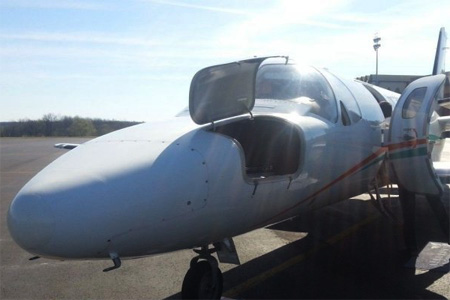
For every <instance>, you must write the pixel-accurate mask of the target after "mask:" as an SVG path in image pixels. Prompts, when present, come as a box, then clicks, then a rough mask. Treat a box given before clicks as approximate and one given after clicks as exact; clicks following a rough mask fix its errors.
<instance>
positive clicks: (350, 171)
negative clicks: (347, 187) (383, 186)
mask: <svg viewBox="0 0 450 300" xmlns="http://www.w3.org/2000/svg"><path fill="white" fill-rule="evenodd" d="M426 143H427V140H426V139H421V140H412V141H407V142H401V143H397V144H390V145H387V146H385V147H380V148H379V149H378V150H377V151H376V152H374V153H372V154H371V155H369V156H368V157H367V158H365V159H364V160H362V161H361V162H359V163H358V164H356V165H355V166H353V167H351V168H350V169H348V170H347V171H346V172H345V173H343V174H342V175H340V176H339V177H337V178H336V179H334V180H333V181H331V182H330V183H328V184H327V185H325V186H323V187H322V188H321V189H320V190H318V191H317V192H314V193H313V194H311V195H309V196H308V197H306V198H305V199H303V200H301V201H300V202H298V203H296V204H295V205H293V206H291V207H289V208H287V209H285V210H283V211H281V212H279V213H278V214H276V215H275V216H273V217H271V218H270V219H267V220H265V221H263V222H260V223H258V224H257V225H255V226H254V228H255V229H256V228H259V227H261V226H263V225H265V224H270V222H271V221H272V220H274V219H277V218H278V217H279V216H281V215H283V214H285V213H287V212H288V211H290V210H292V209H294V208H296V207H298V206H299V205H301V204H303V203H304V202H305V201H308V200H310V199H312V198H314V197H316V196H317V195H319V194H320V193H322V192H323V191H325V190H327V189H328V188H330V187H331V186H332V185H334V184H335V183H337V182H339V181H341V180H343V179H344V178H346V177H348V176H350V175H352V174H353V173H355V172H356V171H358V170H360V169H362V168H363V167H364V166H365V165H367V164H369V163H370V162H372V161H373V160H375V159H376V158H378V157H379V156H380V155H382V154H384V153H386V152H387V151H388V150H389V151H392V150H398V149H402V148H409V147H415V146H417V145H422V144H426Z"/></svg>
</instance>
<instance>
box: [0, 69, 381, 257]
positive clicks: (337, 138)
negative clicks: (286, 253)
mask: <svg viewBox="0 0 450 300" xmlns="http://www.w3.org/2000/svg"><path fill="white" fill-rule="evenodd" d="M320 72H327V71H320ZM327 76H333V75H331V74H328V75H327ZM341 83H342V82H341ZM331 87H332V88H334V87H333V85H331ZM339 88H346V89H347V90H348V91H351V93H352V95H353V96H354V99H355V102H354V103H357V106H358V107H359V113H360V116H355V117H354V118H353V119H351V118H350V117H349V118H348V120H346V121H343V118H345V116H344V113H343V112H342V110H343V109H344V108H343V104H341V105H339V104H338V103H339V102H337V101H340V100H339V99H336V108H337V111H336V116H337V118H336V119H335V120H329V119H327V118H324V117H320V116H317V115H314V114H309V113H306V114H305V113H304V111H303V110H304V107H303V106H304V105H303V104H302V103H301V101H300V102H299V101H297V102H295V101H294V102H292V101H291V102H289V101H288V102H287V101H285V100H276V99H270V100H268V99H260V100H257V101H256V104H255V108H254V109H253V115H252V116H250V114H245V115H241V116H237V117H232V118H228V119H225V120H222V121H218V122H215V123H214V124H206V125H202V126H198V125H196V124H194V123H193V122H192V120H191V119H190V118H189V117H188V115H187V113H181V114H180V115H179V116H177V117H174V118H173V119H171V120H168V121H167V122H159V123H147V124H141V125H137V126H133V127H130V128H127V129H123V130H120V131H117V132H114V133H111V134H108V135H105V136H102V137H99V138H96V139H93V140H91V141H89V142H87V143H85V144H82V145H80V146H78V147H77V148H75V149H73V150H71V151H70V152H69V153H67V154H65V155H63V156H62V157H61V158H59V159H57V160H56V161H54V162H53V163H52V164H50V165H49V166H48V167H46V168H45V169H44V170H43V171H41V172H40V173H39V174H38V175H37V176H36V177H34V178H33V179H32V180H31V181H30V182H29V183H28V184H27V185H26V186H25V187H24V188H23V189H22V190H21V191H20V193H19V194H18V195H17V197H16V199H15V200H14V202H13V203H12V205H11V209H10V213H9V219H8V222H9V228H10V231H11V234H12V236H13V237H14V239H15V240H16V241H17V242H18V243H19V245H21V246H22V247H23V248H24V249H26V250H28V251H29V252H31V253H34V254H37V255H40V256H45V257H52V258H63V259H88V258H89V259H91V258H109V257H111V255H112V254H114V255H117V256H120V257H122V258H126V257H136V256H138V257H139V256H146V255H151V254H156V253H163V252H168V251H174V250H179V249H186V248H193V247H197V246H201V245H204V244H208V243H211V242H214V241H220V240H222V239H223V238H227V237H233V236H236V235H238V234H242V233H245V232H248V231H250V230H253V229H256V228H259V227H263V226H265V225H268V224H271V223H274V222H278V221H281V220H283V219H286V218H290V217H293V216H296V215H298V214H299V213H300V212H303V211H307V210H312V209H317V208H320V207H323V206H326V205H329V204H331V203H333V202H336V201H339V200H342V199H346V198H348V197H350V196H354V195H357V194H360V193H361V192H364V191H366V190H367V188H368V185H369V183H370V181H371V180H372V179H373V178H374V177H375V175H376V173H377V171H378V168H379V165H380V163H381V160H382V158H383V156H384V153H385V150H384V148H383V147H382V131H381V125H382V123H383V121H384V120H385V117H384V116H383V114H382V112H381V109H380V106H379V104H378V103H377V101H376V100H375V98H374V97H373V96H372V95H371V94H370V93H369V92H368V91H367V89H365V88H364V87H363V85H362V84H361V83H358V82H353V81H352V82H351V83H350V85H344V84H343V83H342V86H340V87H339ZM335 94H336V92H335ZM336 97H337V96H336ZM302 101H303V100H302ZM351 101H353V100H351ZM299 107H302V108H301V109H300V108H299ZM299 112H300V113H299ZM344 123H345V124H344ZM350 182H351V184H350Z"/></svg>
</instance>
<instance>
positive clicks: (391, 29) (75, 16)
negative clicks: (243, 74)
mask: <svg viewBox="0 0 450 300" xmlns="http://www.w3.org/2000/svg"><path fill="white" fill-rule="evenodd" d="M449 12H450V1H448V0H434V1H425V0H421V1H417V0H405V1H403V0H399V1H391V0H377V1H367V0H362V1H359V0H353V1H351V0H320V1H317V0H316V1H303V0H279V1H275V0H245V1H243V0H239V1H238V0H227V1H225V0H224V1H221V0H211V1H206V0H205V1H202V0H189V1H188V0H173V1H172V0H129V1H125V0H121V1H118V0H117V1H114V0H109V1H106V0H104V1H100V0H91V1H87V0H80V1H75V0H54V1H52V0H0V121H16V120H23V119H39V118H42V116H43V115H44V114H48V113H52V114H55V115H57V116H81V117H90V118H102V119H115V120H127V121H145V122H151V121H155V120H161V119H164V118H168V117H171V116H173V115H175V114H176V113H177V112H179V111H180V110H182V109H183V108H185V107H186V106H187V105H188V101H189V98H188V97H189V86H190V81H191V79H192V77H193V76H194V74H195V73H196V72H197V71H198V70H200V69H202V68H204V67H207V66H210V65H215V64H221V63H227V62H231V61H236V60H241V59H246V58H251V57H255V56H267V55H289V56H290V57H293V58H295V60H296V61H299V62H301V63H304V64H308V65H313V66H316V67H324V68H327V69H328V70H330V71H331V72H333V73H335V74H337V75H340V76H343V77H347V78H355V77H357V76H362V75H368V74H374V73H375V51H374V49H373V38H374V35H375V34H378V36H379V37H381V41H380V43H381V48H380V49H379V74H402V75H427V74H430V73H431V70H432V67H433V61H434V55H435V51H436V44H437V38H438V32H439V29H440V28H441V27H446V28H447V31H448V36H449V38H450V17H449ZM449 44H450V42H449ZM449 46H450V45H449ZM449 58H450V54H448V55H447V60H446V61H447V63H446V65H447V70H449V69H450V60H449Z"/></svg>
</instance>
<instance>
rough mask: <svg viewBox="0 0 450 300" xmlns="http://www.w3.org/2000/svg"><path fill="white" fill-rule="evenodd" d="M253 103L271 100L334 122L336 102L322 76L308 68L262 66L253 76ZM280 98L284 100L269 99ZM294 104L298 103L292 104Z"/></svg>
mask: <svg viewBox="0 0 450 300" xmlns="http://www.w3.org/2000/svg"><path fill="white" fill-rule="evenodd" d="M256 100H257V101H256V105H255V108H257V107H258V104H261V103H263V104H262V105H264V103H266V102H268V101H271V102H277V103H278V104H279V105H277V108H279V107H286V108H287V107H289V108H290V109H291V110H292V111H295V112H297V113H300V114H308V113H312V114H315V115H318V116H320V117H322V118H325V119H327V120H329V121H331V122H336V121H337V105H336V101H335V99H334V94H333V91H332V90H331V87H330V85H329V84H328V82H327V81H326V79H325V78H324V77H323V76H322V75H321V74H320V73H319V72H318V71H317V70H315V69H314V68H312V67H299V66H296V65H287V64H267V65H262V66H261V67H260V69H259V70H258V73H257V76H256ZM273 100H284V101H273ZM293 104H298V105H293Z"/></svg>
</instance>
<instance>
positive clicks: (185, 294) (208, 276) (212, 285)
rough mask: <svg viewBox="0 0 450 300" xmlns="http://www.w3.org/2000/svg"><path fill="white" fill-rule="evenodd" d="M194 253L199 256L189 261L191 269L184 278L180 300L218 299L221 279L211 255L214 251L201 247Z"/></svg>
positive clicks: (221, 285) (221, 283)
mask: <svg viewBox="0 0 450 300" xmlns="http://www.w3.org/2000/svg"><path fill="white" fill-rule="evenodd" d="M194 251H196V252H197V253H199V255H198V256H197V257H195V258H193V259H192V260H191V267H190V268H189V270H188V272H187V273H186V276H185V277H184V280H183V286H182V289H181V297H182V299H220V297H221V296H222V289H223V278H222V272H221V271H220V269H219V267H218V263H217V260H216V259H215V258H214V257H213V256H212V255H211V252H213V251H214V250H213V249H208V247H202V249H201V250H194Z"/></svg>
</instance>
